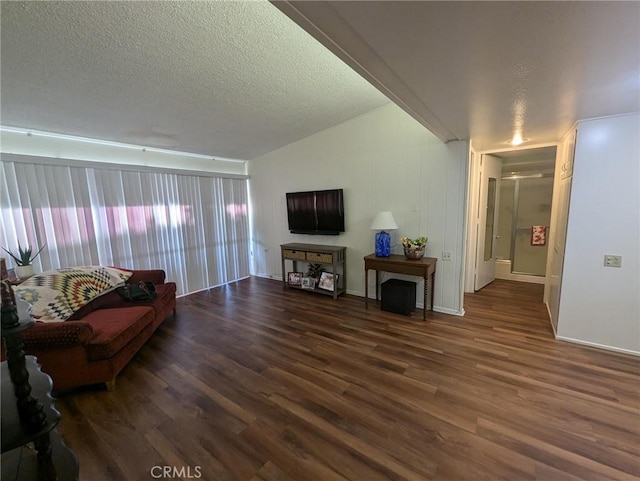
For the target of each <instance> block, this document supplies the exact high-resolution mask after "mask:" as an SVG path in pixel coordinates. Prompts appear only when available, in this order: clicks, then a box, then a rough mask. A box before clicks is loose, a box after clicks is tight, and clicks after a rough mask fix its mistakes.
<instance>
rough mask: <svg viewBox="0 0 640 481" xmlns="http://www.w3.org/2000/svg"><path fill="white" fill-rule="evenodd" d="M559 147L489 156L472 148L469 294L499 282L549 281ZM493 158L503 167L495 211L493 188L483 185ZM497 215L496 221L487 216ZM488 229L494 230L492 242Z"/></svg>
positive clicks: (469, 209) (499, 175)
mask: <svg viewBox="0 0 640 481" xmlns="http://www.w3.org/2000/svg"><path fill="white" fill-rule="evenodd" d="M556 148H557V146H556V145H555V144H553V145H549V144H547V145H542V146H539V147H529V148H524V149H515V150H509V151H506V150H505V151H499V152H490V153H489V152H487V153H477V152H474V151H473V150H472V152H471V155H470V159H471V164H470V170H469V204H468V223H469V224H468V225H469V226H470V228H469V229H467V245H468V249H467V259H466V263H465V265H466V275H465V280H464V285H465V292H474V291H477V290H479V289H481V288H482V287H483V286H484V285H487V284H489V283H491V282H492V281H493V280H494V279H496V278H497V279H508V280H515V281H522V282H533V283H538V284H544V283H545V279H546V265H547V255H548V243H549V224H550V217H551V199H552V194H553V174H554V169H555V157H556ZM488 159H491V161H492V162H493V161H494V160H495V161H497V162H498V165H499V166H500V171H499V174H498V179H499V181H498V182H496V183H495V185H494V187H495V188H496V195H495V196H494V197H493V198H494V199H495V206H493V208H492V205H491V200H490V199H491V197H492V196H491V195H489V193H490V188H489V187H485V186H484V184H485V182H484V179H485V177H487V174H485V166H486V161H487V160H488ZM492 211H493V212H495V217H494V218H493V223H491V222H488V220H487V218H486V217H485V216H483V213H491V212H492ZM486 226H491V230H492V232H493V234H494V239H493V241H492V240H491V239H490V238H489V237H488V234H487V230H486V229H485V227H486ZM488 244H491V245H492V248H488ZM487 253H490V254H491V255H487ZM488 258H489V259H488ZM489 260H490V262H489ZM479 279H480V280H481V282H478V280H479Z"/></svg>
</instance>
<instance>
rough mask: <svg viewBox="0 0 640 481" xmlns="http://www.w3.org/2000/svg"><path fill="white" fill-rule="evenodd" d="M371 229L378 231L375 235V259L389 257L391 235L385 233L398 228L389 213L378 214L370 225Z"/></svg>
mask: <svg viewBox="0 0 640 481" xmlns="http://www.w3.org/2000/svg"><path fill="white" fill-rule="evenodd" d="M371 228H372V229H373V230H379V231H380V232H378V233H377V234H376V257H389V256H390V255H391V234H389V233H388V232H385V231H387V230H394V229H397V228H398V224H396V221H395V219H394V218H393V215H392V214H391V212H389V211H384V212H378V215H376V217H375V219H373V222H372V223H371Z"/></svg>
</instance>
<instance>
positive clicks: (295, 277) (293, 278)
mask: <svg viewBox="0 0 640 481" xmlns="http://www.w3.org/2000/svg"><path fill="white" fill-rule="evenodd" d="M287 283H288V284H289V285H290V286H296V287H301V286H302V272H289V273H288V274H287Z"/></svg>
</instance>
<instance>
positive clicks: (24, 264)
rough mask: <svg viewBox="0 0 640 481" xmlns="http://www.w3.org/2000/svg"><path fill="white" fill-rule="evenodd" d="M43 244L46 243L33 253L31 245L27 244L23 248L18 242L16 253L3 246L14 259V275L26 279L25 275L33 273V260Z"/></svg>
mask: <svg viewBox="0 0 640 481" xmlns="http://www.w3.org/2000/svg"><path fill="white" fill-rule="evenodd" d="M45 246H46V244H45V245H44V246H42V247H40V249H39V250H38V252H36V253H35V254H34V253H33V247H31V246H30V245H29V246H26V247H25V248H24V249H23V248H22V246H21V245H20V243H19V242H18V252H17V254H14V253H13V252H11V251H10V250H8V249H6V248H4V247H3V248H2V249H3V250H4V251H5V252H6V253H7V254H9V255H10V256H11V258H12V259H13V260H14V261H15V263H16V276H17V277H19V278H20V279H26V278H27V277H31V276H32V275H34V274H35V271H34V269H33V261H34V260H35V259H36V258H37V257H38V256H39V255H40V253H41V252H42V250H43V249H44V248H45Z"/></svg>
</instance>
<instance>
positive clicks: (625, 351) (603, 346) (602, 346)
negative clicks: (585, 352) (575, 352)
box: [556, 335, 640, 357]
mask: <svg viewBox="0 0 640 481" xmlns="http://www.w3.org/2000/svg"><path fill="white" fill-rule="evenodd" d="M556 339H558V340H559V341H566V342H571V343H573V344H581V345H583V346H589V347H595V348H597V349H604V350H606V351H614V352H619V353H621V354H630V355H632V356H638V357H640V352H638V351H632V350H631V349H622V348H620V347H614V346H607V345H606V344H598V343H597V342H589V341H582V340H580V339H572V338H570V337H564V336H557V335H556Z"/></svg>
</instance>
